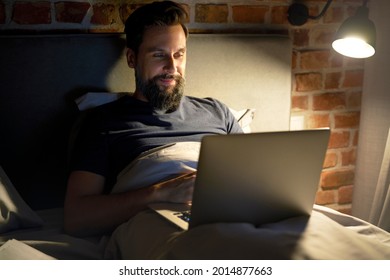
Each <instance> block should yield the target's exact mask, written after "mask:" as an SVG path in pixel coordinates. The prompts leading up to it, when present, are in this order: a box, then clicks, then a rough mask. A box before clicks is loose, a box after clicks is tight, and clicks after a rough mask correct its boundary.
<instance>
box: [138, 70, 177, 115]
mask: <svg viewBox="0 0 390 280" xmlns="http://www.w3.org/2000/svg"><path fill="white" fill-rule="evenodd" d="M135 78H136V84H137V88H138V89H139V90H140V91H141V92H142V94H143V95H144V96H145V98H146V99H147V100H148V101H149V103H150V104H151V105H152V107H153V108H154V109H157V110H164V111H166V112H173V111H176V110H177V108H179V105H180V101H181V98H182V97H183V92H184V85H185V79H184V78H183V77H181V76H178V75H168V74H162V75H158V76H155V77H154V78H152V79H150V80H147V81H144V80H142V79H141V78H140V77H139V76H138V75H137V74H136V77H135ZM170 78H173V79H174V80H175V85H174V86H173V87H165V86H159V85H158V84H157V81H158V80H159V79H170Z"/></svg>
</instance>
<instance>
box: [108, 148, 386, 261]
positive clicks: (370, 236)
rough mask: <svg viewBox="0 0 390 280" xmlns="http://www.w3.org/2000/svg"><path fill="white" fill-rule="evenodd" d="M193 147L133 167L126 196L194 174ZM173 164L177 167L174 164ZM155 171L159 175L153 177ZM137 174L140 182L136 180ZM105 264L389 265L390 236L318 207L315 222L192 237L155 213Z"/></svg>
mask: <svg viewBox="0 0 390 280" xmlns="http://www.w3.org/2000/svg"><path fill="white" fill-rule="evenodd" d="M191 145H193V144H192V143H186V144H179V145H177V146H176V147H175V148H173V147H174V146H171V147H168V148H166V149H167V151H168V152H167V153H165V151H164V150H166V149H165V148H164V149H161V150H159V151H158V152H153V153H149V154H148V155H147V157H141V158H140V159H138V160H137V161H136V162H133V163H132V165H131V166H129V167H128V168H127V169H126V171H125V172H124V173H122V174H121V183H120V186H121V191H124V190H126V183H125V181H126V180H127V181H128V182H129V186H130V188H133V187H134V186H135V185H137V186H139V185H143V184H145V183H149V182H150V181H151V179H150V177H153V180H154V179H156V178H163V177H166V176H167V174H168V175H169V174H174V173H181V172H185V171H186V170H188V168H189V167H188V165H187V164H185V163H186V162H188V159H189V158H192V159H194V156H195V155H196V153H197V152H198V150H197V148H195V149H194V150H192V151H191V149H192V148H194V146H192V148H191ZM195 146H196V145H195ZM182 151H184V153H183V157H181V152H182ZM165 154H169V157H167V158H166V157H165ZM189 155H190V156H189ZM173 158H174V160H173V161H174V162H173V163H172V162H169V161H170V160H172V159H173ZM191 162H192V163H193V160H192V161H191ZM140 167H142V168H140ZM193 167H194V166H193ZM193 167H191V168H193ZM133 168H134V169H133ZM149 168H150V169H149ZM135 171H136V172H135ZM151 171H153V172H152V173H154V172H157V173H154V174H150V173H151ZM134 174H135V175H136V179H132V178H133V177H132V176H133V175H134ZM130 175H131V176H130ZM105 258H108V259H390V234H389V233H388V232H386V231H383V230H381V229H380V228H377V227H375V226H373V225H371V224H369V223H367V222H365V221H362V220H360V219H357V218H354V217H352V216H349V215H345V214H342V213H339V212H337V211H334V210H331V209H329V208H326V207H322V206H318V205H315V206H314V209H313V211H312V215H311V216H310V217H296V218H291V219H287V220H283V221H280V222H277V223H270V224H264V225H261V226H257V227H256V226H254V225H252V224H247V223H216V224H208V225H202V226H199V227H196V228H193V229H191V230H189V231H182V230H179V229H178V228H177V227H176V226H174V225H173V224H171V223H169V222H168V221H166V220H164V219H163V218H161V217H160V216H158V215H157V214H155V213H154V212H153V211H151V210H150V211H144V212H141V213H139V214H138V215H137V216H135V217H134V218H132V219H130V220H129V221H128V222H127V223H124V224H122V225H121V226H119V227H118V228H117V229H116V230H115V232H114V233H113V234H112V236H111V239H110V241H109V243H108V245H107V247H106V252H105Z"/></svg>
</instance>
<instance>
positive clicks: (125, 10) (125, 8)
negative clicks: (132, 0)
mask: <svg viewBox="0 0 390 280" xmlns="http://www.w3.org/2000/svg"><path fill="white" fill-rule="evenodd" d="M141 6H142V4H124V5H121V6H120V7H119V17H120V19H121V20H122V23H125V22H126V20H127V18H128V17H129V16H130V15H131V14H132V13H133V12H134V11H135V10H136V9H138V8H139V7H141Z"/></svg>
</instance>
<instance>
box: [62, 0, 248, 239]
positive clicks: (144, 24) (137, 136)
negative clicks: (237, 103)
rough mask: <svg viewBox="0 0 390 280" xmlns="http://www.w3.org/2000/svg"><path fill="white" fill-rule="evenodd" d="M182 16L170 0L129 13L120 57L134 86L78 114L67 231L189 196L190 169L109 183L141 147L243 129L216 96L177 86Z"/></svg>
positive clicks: (94, 228) (108, 226)
mask: <svg viewBox="0 0 390 280" xmlns="http://www.w3.org/2000/svg"><path fill="white" fill-rule="evenodd" d="M186 22H187V13H186V11H185V10H184V9H183V8H182V7H181V6H180V5H178V4H176V3H173V2H171V1H163V2H154V3H151V4H147V5H144V6H142V7H140V8H138V9H137V10H136V11H134V12H133V13H132V14H131V15H130V16H129V18H128V19H127V21H126V24H125V33H126V40H127V53H126V57H127V63H128V65H129V67H131V68H133V69H134V72H135V80H136V89H135V91H134V93H129V94H127V95H125V96H124V97H122V98H120V99H118V100H117V101H114V102H112V103H109V104H105V105H102V106H99V107H97V108H95V109H92V110H91V111H90V112H89V113H88V116H87V118H86V120H85V121H84V124H83V127H82V129H81V132H80V133H79V136H78V139H77V141H76V145H75V153H74V156H73V158H72V161H71V172H70V175H69V179H68V185H67V193H66V198H65V205H64V208H65V220H64V228H65V230H66V231H67V232H68V233H70V234H74V235H91V234H96V233H105V232H110V231H112V230H114V229H115V228H116V227H117V226H118V225H120V224H122V223H124V222H126V221H128V220H129V219H130V218H132V217H133V216H134V215H136V214H137V213H138V212H140V211H142V210H144V209H146V208H147V205H148V204H150V203H154V202H175V203H185V202H189V201H191V199H192V192H193V186H194V180H195V176H196V175H195V174H194V173H191V174H188V175H185V176H183V175H182V174H177V176H175V177H174V178H169V179H168V180H163V181H158V182H155V183H153V184H151V185H150V186H147V187H142V188H135V189H133V190H129V191H125V192H122V193H115V194H113V193H111V189H112V187H113V186H114V185H115V183H116V179H117V176H118V174H119V173H120V172H121V171H122V170H123V169H124V168H125V167H126V166H128V165H129V163H131V162H132V161H133V160H134V159H136V158H137V157H138V156H139V155H140V154H141V153H144V152H147V151H149V150H151V149H154V148H156V147H161V146H164V145H169V144H171V143H178V142H194V141H195V142H200V140H201V139H202V137H203V136H205V135H210V134H228V133H241V132H242V130H241V128H240V126H239V125H238V123H237V121H236V120H235V118H234V116H233V115H232V114H231V112H230V111H229V108H228V107H226V106H225V105H224V104H222V103H221V102H219V101H217V100H215V99H211V98H203V99H202V98H195V97H191V96H186V95H184V94H183V93H184V86H185V67H186V53H187V48H186V44H187V37H188V30H187V27H186V26H185V23H186ZM199 82H204V81H199Z"/></svg>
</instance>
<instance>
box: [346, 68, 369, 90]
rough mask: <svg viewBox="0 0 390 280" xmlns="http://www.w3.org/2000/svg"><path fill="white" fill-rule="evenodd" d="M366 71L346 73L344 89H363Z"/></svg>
mask: <svg viewBox="0 0 390 280" xmlns="http://www.w3.org/2000/svg"><path fill="white" fill-rule="evenodd" d="M363 78H364V71H363V70H350V71H346V72H345V78H344V83H343V87H362V86H363Z"/></svg>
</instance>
